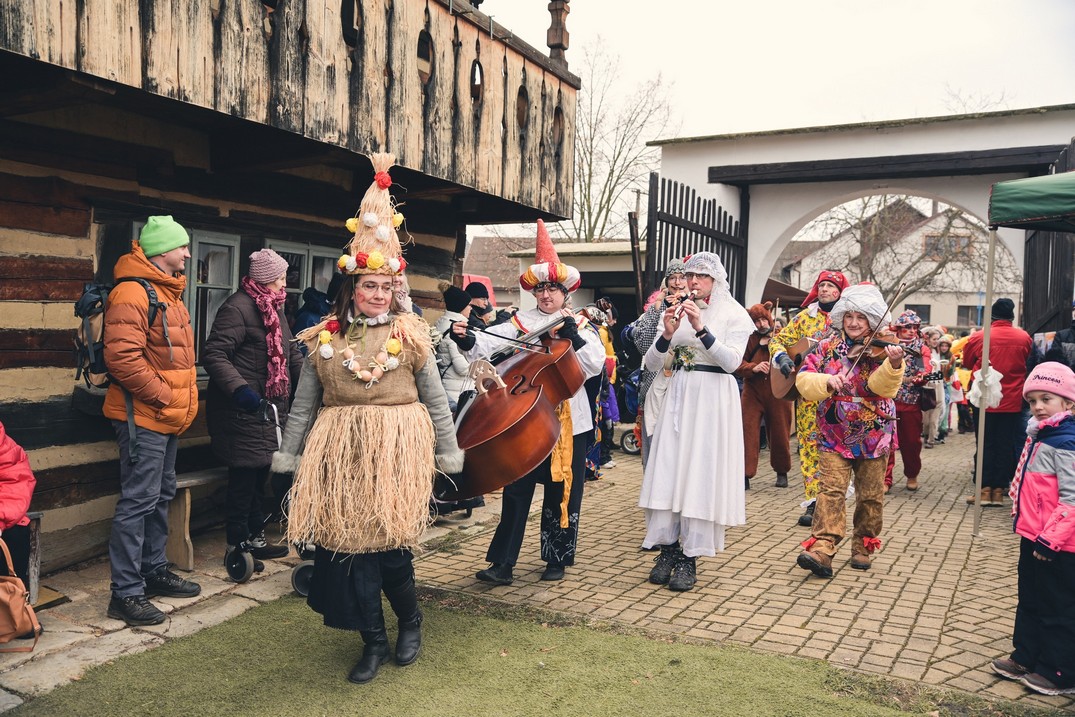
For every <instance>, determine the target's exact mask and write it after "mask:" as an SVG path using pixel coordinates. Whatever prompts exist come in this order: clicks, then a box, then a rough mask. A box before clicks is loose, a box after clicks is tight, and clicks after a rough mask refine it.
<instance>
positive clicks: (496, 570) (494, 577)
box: [474, 563, 515, 585]
mask: <svg viewBox="0 0 1075 717" xmlns="http://www.w3.org/2000/svg"><path fill="white" fill-rule="evenodd" d="M474 577H476V578H478V580H481V581H482V582H483V583H495V584H496V585H511V584H512V583H513V582H515V576H514V575H512V574H511V566H510V565H508V564H507V563H493V564H492V565H490V566H489V567H487V568H486V569H485V570H479V571H478V574H477V575H475V576H474Z"/></svg>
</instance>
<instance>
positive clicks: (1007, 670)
mask: <svg viewBox="0 0 1075 717" xmlns="http://www.w3.org/2000/svg"><path fill="white" fill-rule="evenodd" d="M989 666H990V667H992V668H993V672H995V673H997V674H998V675H1000V676H1001V677H1003V678H1004V679H1007V680H1021V679H1023V677H1024V676H1025V675H1028V674H1030V670H1028V669H1027V668H1025V667H1023V666H1022V665H1020V664H1019V663H1018V662H1016V661H1015V660H1013V659H1011V658H1010V657H1001V658H997V659H996V660H993V661H992V662H991V663H989Z"/></svg>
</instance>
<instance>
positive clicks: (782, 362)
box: [773, 353, 795, 378]
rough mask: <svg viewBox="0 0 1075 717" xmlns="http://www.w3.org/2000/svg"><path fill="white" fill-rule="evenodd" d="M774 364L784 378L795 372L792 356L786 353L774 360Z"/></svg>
mask: <svg viewBox="0 0 1075 717" xmlns="http://www.w3.org/2000/svg"><path fill="white" fill-rule="evenodd" d="M773 364H774V365H775V366H776V367H777V368H778V369H780V373H782V374H783V375H784V378H787V377H788V376H790V375H791V372H792V371H794V370H795V362H794V361H792V360H791V356H788V355H787V354H784V353H782V354H778V355H777V357H776V358H775V359H773Z"/></svg>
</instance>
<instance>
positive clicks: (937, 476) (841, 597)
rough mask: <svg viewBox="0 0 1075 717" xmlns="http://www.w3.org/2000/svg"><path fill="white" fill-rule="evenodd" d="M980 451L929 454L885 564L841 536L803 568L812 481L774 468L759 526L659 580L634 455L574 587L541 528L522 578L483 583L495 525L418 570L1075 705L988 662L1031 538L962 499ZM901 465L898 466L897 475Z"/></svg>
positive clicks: (935, 680)
mask: <svg viewBox="0 0 1075 717" xmlns="http://www.w3.org/2000/svg"><path fill="white" fill-rule="evenodd" d="M973 451H974V441H973V436H972V435H969V434H968V435H962V436H961V435H954V436H950V437H949V438H948V442H947V443H946V444H945V445H938V446H937V447H936V448H934V449H932V450H923V458H924V460H923V463H924V468H923V472H922V475H921V476H920V485H921V488H920V489H919V490H918V491H917V492H911V491H908V490H906V489H905V488H904V487H903V485H902V483H898V484H897V485H896V486H894V487H893V490H892V493H891V494H890V495H888V496H886V498H885V527H884V530H883V532H882V540H883V543H884V544H883V548H882V550H881V551H880V552H879V553H877V554H875V556H874V566H873V568H872V569H871V570H869V571H865V572H863V571H858V570H852V569H851V568H850V565H849V564H848V561H849V559H850V549H849V548H848V547H847V546H846V545H844V546H841V547H842V549H841V550H840V553H839V554H838V555H837V557H836V559H835V560H834V561H833V568H834V570H835V571H836V574H835V576H834V577H833V579H831V580H822V579H819V578H816V577H813V576H811V575H810V574H809V573H807V572H806V571H804V570H802V569H800V568H798V567H796V566H795V558H796V556H797V555H798V553H799V551H800V549H801V548H800V546H799V542H800V541H802V540H804V539H806V538H807V537H809V529H808V528H801V527H798V525H797V524H796V519H797V517H798V515H799V514H800V513H801V512H802V510H801V508H800V506H799V502H800V501H801V500H802V492H801V486H802V478H801V476H800V475H798V474H795V473H792V474H790V475H789V483H790V486H791V487H789V488H786V489H782V488H776V487H774V483H775V474H774V473H773V471H772V469H770V468H769V467H768V466H767V465H765V466H763V469H762V470H761V471H760V472H759V475H758V476H757V477H755V478H754V480H753V481H752V488H751V490H750V491H748V492H747V525H746V526H744V527H741V528H733V529H730V530H729V531H728V533H727V545H726V549H725V551H724V552H723V553H721V554H720V555H718V556H717V557H715V558H700V559H699V560H698V584H697V586H696V587H695V588H694V589H693V590H691V591H690V592H687V593H674V592H672V591H670V590H668V589H666V588H663V587H659V586H656V585H651V584H650V583H648V582H647V576H648V575H649V570H650V568H651V567H652V564H653V557H654V555H655V554H654V553H649V552H644V551H641V550H639V546H640V545H641V542H642V538H643V536H644V532H645V531H644V527H643V517H642V511H641V509H639V508H638V507H637V502H638V493H639V488H640V486H641V481H642V464H641V461H640V460H639V459H638V458H636V457H629V456H624V455H622V454H616V455H615V460H616V463H617V466H616V467H615V468H613V469H610V470H607V471H605V472H604V475H603V476H602V478H601V480H599V481H596V482H591V483H589V484H588V486H587V493H586V496H585V498H584V500H583V509H582V518H581V523H580V539H579V555H578V558H577V562H576V565H575V566H574V567H573V568H569V569H568V571H567V577H566V579H565V580H564V581H562V582H559V583H549V582H541V581H539V580H538V576H539V575H540V573H541V570H542V569H543V568H544V563H542V562H541V560H540V557H539V551H538V531H537V530H536V525H532V526H530V528H529V529H528V530H527V535H526V540H525V542H524V543H523V548H522V553H521V555H520V558H519V564H518V565H517V566H516V569H515V575H516V580H515V582H514V584H512V585H510V586H490V585H488V584H486V583H482V582H479V581H478V580H476V579H475V577H474V573H475V572H476V571H477V570H480V569H482V568H484V567H486V565H487V563H486V562H485V550H486V548H487V547H488V543H489V539H490V538H491V530H492V527H493V526H495V521H493V522H492V523H491V524H490V525H489V526H487V527H486V528H485V530H484V534H482V535H481V536H480V537H477V538H474V539H469V540H466V541H465V542H463V543H462V544H461V545H456V546H453V549H452V550H451V551H450V552H448V551H445V552H434V553H430V554H427V555H426V556H423V557H422V558H421V559H420V560H419V561H418V563H417V566H416V567H417V572H418V578H419V581H420V582H422V583H423V584H426V585H432V586H436V587H439V588H444V589H449V590H457V591H461V592H466V593H473V594H484V595H487V596H489V597H495V598H497V599H500V600H503V601H505V602H508V603H517V604H526V605H529V606H536V607H542V608H546V609H550V610H557V611H562V612H565V613H570V614H578V615H586V616H589V617H591V618H593V619H600V620H608V621H614V622H618V623H623V624H627V625H631V626H636V627H640V628H645V629H647V630H655V631H666V632H669V633H675V634H679V635H685V636H689V637H691V638H700V639H704V640H714V641H720V642H726V643H733V644H738V645H748V646H750V647H752V648H756V649H759V650H764V651H766V652H773V653H779V654H783V655H795V656H798V657H808V658H816V659H821V660H827V661H828V662H830V663H832V664H834V665H839V666H843V667H848V668H855V669H858V670H861V671H863V672H869V673H876V674H880V675H888V676H893V677H899V678H905V679H908V680H912V681H919V682H923V683H927V684H930V685H936V686H939V687H945V688H954V689H958V690H963V691H967V692H973V693H977V694H979V695H982V696H985V697H997V698H1003V699H1008V700H1014V701H1016V702H1019V703H1025V704H1033V705H1036V706H1042V707H1051V708H1055V709H1059V710H1063V711H1075V700H1072V699H1068V698H1064V697H1045V696H1042V695H1038V694H1036V693H1032V692H1030V691H1029V690H1027V689H1026V688H1024V687H1023V686H1022V685H1021V684H1019V683H1015V682H1010V681H1007V680H1003V679H1001V678H999V677H997V676H996V675H994V674H993V672H992V671H991V670H990V669H989V662H990V660H992V659H993V658H995V657H1000V656H1006V655H1007V654H1008V653H1009V652H1010V650H1011V635H1012V627H1013V622H1014V616H1015V603H1016V562H1017V555H1018V539H1017V536H1015V535H1013V534H1012V532H1011V522H1010V517H1009V510H1008V508H1007V507H1006V508H984V509H983V515H982V523H981V536H980V537H979V538H975V537H973V536H972V535H971V533H972V530H973V520H974V509H973V508H971V507H968V506H967V505H966V503H965V498H966V496H967V495H970V493H971V492H972V490H971V488H972V485H971V483H970V467H971V457H972V455H973ZM762 460H763V463H764V462H765V461H766V460H767V455H766V454H765V453H763V455H762ZM900 471H901V465H900V464H899V462H897V466H896V473H897V476H900V475H901V473H900ZM848 525H849V526H850V511H849V514H848ZM848 532H849V533H850V527H849V529H848Z"/></svg>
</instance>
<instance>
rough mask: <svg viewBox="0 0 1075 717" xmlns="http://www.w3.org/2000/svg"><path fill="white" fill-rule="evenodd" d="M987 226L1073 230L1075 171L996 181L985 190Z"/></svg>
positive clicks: (1056, 230) (1074, 225) (1074, 220)
mask: <svg viewBox="0 0 1075 717" xmlns="http://www.w3.org/2000/svg"><path fill="white" fill-rule="evenodd" d="M989 226H990V227H1009V228H1011V229H1030V230H1035V229H1036V230H1038V231H1049V232H1075V172H1064V173H1063V174H1048V175H1046V176H1044V177H1028V178H1027V179H1012V180H1009V181H1007V182H997V183H996V184H994V185H993V190H992V192H990V194H989Z"/></svg>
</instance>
